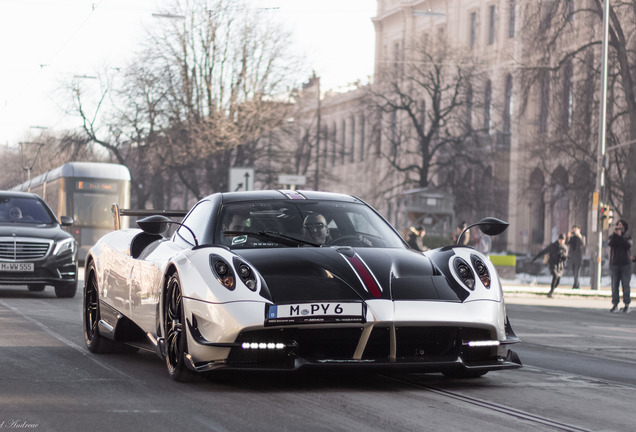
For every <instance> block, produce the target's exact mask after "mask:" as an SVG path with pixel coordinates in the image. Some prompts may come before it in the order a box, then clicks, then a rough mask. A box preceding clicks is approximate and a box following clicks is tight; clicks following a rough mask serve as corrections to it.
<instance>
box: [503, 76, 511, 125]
mask: <svg viewBox="0 0 636 432" xmlns="http://www.w3.org/2000/svg"><path fill="white" fill-rule="evenodd" d="M511 119H512V75H508V76H506V89H505V91H504V111H503V131H504V132H505V133H508V134H509V133H510V123H511Z"/></svg>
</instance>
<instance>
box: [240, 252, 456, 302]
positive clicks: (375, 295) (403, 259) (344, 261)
mask: <svg viewBox="0 0 636 432" xmlns="http://www.w3.org/2000/svg"><path fill="white" fill-rule="evenodd" d="M237 254H238V255H240V256H241V257H243V258H244V259H245V260H246V261H248V262H249V263H250V264H252V265H253V266H254V267H255V268H256V269H257V270H258V272H259V273H260V275H261V276H262V277H263V279H264V282H265V285H266V288H267V290H268V291H269V294H270V296H271V300H272V301H273V302H274V303H286V302H318V301H339V300H350V301H351V300H368V299H393V300H445V301H460V299H459V297H458V296H457V294H456V293H455V289H454V288H453V287H452V286H451V285H450V284H449V282H448V280H447V279H446V277H445V276H443V275H442V274H441V273H440V272H439V271H438V270H436V268H435V267H434V266H433V264H432V263H431V261H430V260H429V259H428V258H427V257H425V256H423V255H421V254H420V253H417V252H413V251H410V250H406V249H376V248H352V247H338V248H336V247H323V248H281V249H267V250H262V249H260V250H258V249H251V250H242V251H239V252H237Z"/></svg>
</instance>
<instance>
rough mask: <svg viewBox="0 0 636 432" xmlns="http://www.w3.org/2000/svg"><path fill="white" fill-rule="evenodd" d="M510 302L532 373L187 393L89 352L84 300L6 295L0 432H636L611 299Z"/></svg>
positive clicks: (294, 379)
mask: <svg viewBox="0 0 636 432" xmlns="http://www.w3.org/2000/svg"><path fill="white" fill-rule="evenodd" d="M507 297H509V298H508V305H507V310H508V314H509V316H510V319H511V321H512V325H513V328H514V330H515V331H516V333H517V335H518V336H520V337H521V338H522V340H523V342H522V343H521V344H519V345H518V346H517V347H516V350H517V352H518V353H519V354H520V356H521V359H522V361H523V362H524V367H523V368H522V369H518V370H513V371H501V372H491V373H489V374H487V375H486V376H484V377H482V378H479V379H473V380H449V379H445V378H443V377H442V376H441V375H438V374H429V375H426V374H399V375H390V376H389V375H380V374H370V373H351V372H349V371H336V372H316V371H312V372H307V373H269V374H264V373H245V372H243V373H240V374H239V373H235V374H228V373H226V374H217V375H213V376H212V377H208V378H204V379H201V380H198V381H196V382H194V383H191V384H179V383H175V382H172V381H171V380H170V379H169V377H168V375H167V373H166V371H165V366H164V364H163V363H162V361H161V360H159V359H158V358H157V357H156V356H155V355H154V354H152V353H143V352H140V353H136V354H118V355H94V354H91V353H89V352H88V351H87V350H86V349H85V348H84V342H83V336H82V328H81V295H80V294H79V293H78V295H77V296H76V297H75V298H73V299H57V298H56V297H55V295H54V293H53V292H52V288H47V289H46V290H45V291H44V292H42V293H30V292H28V291H27V290H26V289H25V288H6V287H0V364H2V366H3V368H2V370H3V374H2V376H1V377H0V429H4V428H7V429H8V428H13V429H35V430H40V431H65V432H66V431H84V430H92V431H106V430H108V431H112V430H122V431H137V430H158V431H164V430H206V431H208V430H209V431H252V430H259V431H277V432H279V431H299V430H302V431H365V432H367V431H389V430H390V431H481V430H488V431H494V432H498V431H513V430H514V431H554V430H565V431H632V430H635V429H636V428H635V426H634V420H635V416H634V415H633V407H634V406H636V361H635V360H634V358H635V356H634V354H636V353H635V351H636V313H634V314H610V313H609V312H608V308H607V307H604V308H603V307H600V306H601V302H602V301H606V299H601V300H600V301H599V302H598V306H591V305H592V304H593V303H591V302H590V299H587V300H588V303H585V304H584V305H583V306H581V305H580V304H577V305H565V306H563V305H560V304H559V302H557V301H552V302H546V300H547V299H545V298H543V297H539V296H533V295H530V294H526V295H522V294H515V295H514V296H513V295H510V296H508V295H507ZM550 300H558V299H550ZM595 301H596V300H595ZM520 303H526V304H520ZM527 303H538V304H527ZM594 304H595V303H594Z"/></svg>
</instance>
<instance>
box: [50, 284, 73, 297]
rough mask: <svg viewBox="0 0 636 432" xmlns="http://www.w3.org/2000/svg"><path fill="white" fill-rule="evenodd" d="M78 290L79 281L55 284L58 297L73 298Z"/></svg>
mask: <svg viewBox="0 0 636 432" xmlns="http://www.w3.org/2000/svg"><path fill="white" fill-rule="evenodd" d="M76 292H77V281H75V282H72V283H65V284H57V285H55V295H56V296H57V297H58V298H71V297H75V293H76Z"/></svg>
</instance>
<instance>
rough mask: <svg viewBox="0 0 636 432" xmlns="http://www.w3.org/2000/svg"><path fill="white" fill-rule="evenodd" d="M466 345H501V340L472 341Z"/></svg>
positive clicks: (475, 346) (474, 346) (472, 346)
mask: <svg viewBox="0 0 636 432" xmlns="http://www.w3.org/2000/svg"><path fill="white" fill-rule="evenodd" d="M466 345H468V346H469V347H471V348H477V347H493V346H499V341H496V340H485V341H470V342H468V343H467V344H466Z"/></svg>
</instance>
